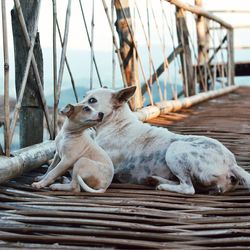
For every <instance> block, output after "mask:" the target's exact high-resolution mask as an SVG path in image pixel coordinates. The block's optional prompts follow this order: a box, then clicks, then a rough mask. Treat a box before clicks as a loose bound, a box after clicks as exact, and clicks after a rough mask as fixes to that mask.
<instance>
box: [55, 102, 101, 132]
mask: <svg viewBox="0 0 250 250" xmlns="http://www.w3.org/2000/svg"><path fill="white" fill-rule="evenodd" d="M60 113H61V114H62V115H65V116H67V117H68V119H69V120H71V121H72V122H74V123H75V124H77V125H79V126H81V127H86V128H87V127H93V126H95V125H96V124H98V123H99V122H101V121H102V118H103V113H102V112H97V111H96V110H95V109H94V108H93V107H91V106H90V105H85V104H83V103H77V104H74V105H73V104H68V105H66V106H65V107H64V108H62V109H61V110H60Z"/></svg>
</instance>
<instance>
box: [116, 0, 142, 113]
mask: <svg viewBox="0 0 250 250" xmlns="http://www.w3.org/2000/svg"><path fill="white" fill-rule="evenodd" d="M114 4H115V9H116V16H117V20H116V23H115V25H116V30H117V33H118V35H119V39H120V52H121V57H122V60H123V68H124V71H125V76H126V82H127V85H128V86H131V85H135V86H137V88H136V93H135V96H134V99H133V100H132V102H131V103H130V105H131V108H132V109H133V110H135V109H138V108H141V107H142V106H143V103H142V94H141V86H140V81H139V74H138V63H137V58H136V57H137V56H136V55H134V53H135V49H134V45H133V38H132V35H133V34H131V32H130V31H131V30H132V20H131V14H130V9H129V1H128V0H115V1H114ZM122 8H123V10H124V11H122ZM124 13H125V15H126V16H125V17H124ZM125 19H126V20H125ZM128 25H129V26H130V27H128Z"/></svg>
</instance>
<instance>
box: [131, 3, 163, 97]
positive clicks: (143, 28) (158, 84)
mask: <svg viewBox="0 0 250 250" xmlns="http://www.w3.org/2000/svg"><path fill="white" fill-rule="evenodd" d="M135 7H136V10H137V13H138V16H139V19H140V22H141V26H142V30H143V33H144V37H145V41H146V44H147V49H148V55H149V62H150V64H151V66H152V69H153V71H154V75H155V81H156V83H157V87H158V92H159V97H160V100H161V101H162V100H163V95H162V91H161V86H160V82H159V79H158V75H157V74H156V69H155V66H154V62H153V57H152V54H151V43H150V41H149V39H148V38H147V34H146V30H145V27H144V24H143V22H142V18H141V14H140V11H139V8H138V6H137V4H136V1H135ZM149 35H150V34H149ZM149 38H150V36H149ZM150 73H151V67H150ZM150 83H151V82H150Z"/></svg>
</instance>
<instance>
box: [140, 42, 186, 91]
mask: <svg viewBox="0 0 250 250" xmlns="http://www.w3.org/2000/svg"><path fill="white" fill-rule="evenodd" d="M181 52H183V47H182V45H181V44H179V45H178V46H177V47H176V48H175V49H174V51H173V52H171V54H170V55H169V56H168V57H167V58H166V60H167V62H166V63H168V64H170V63H171V62H172V61H173V60H174V59H175V58H176V57H177V56H178V55H179V54H180V53H181ZM166 63H165V64H166ZM164 71H165V69H164V62H163V63H162V64H161V65H160V66H159V67H158V68H157V69H156V73H154V74H153V75H152V76H151V77H150V78H149V79H148V80H147V82H148V84H149V83H150V81H151V79H152V83H153V82H154V81H155V79H156V76H155V74H157V75H158V77H159V76H160V75H161V74H162V73H163V72H164ZM145 92H146V84H145V83H144V84H142V94H145Z"/></svg>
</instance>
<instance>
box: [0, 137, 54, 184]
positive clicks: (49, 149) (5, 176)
mask: <svg viewBox="0 0 250 250" xmlns="http://www.w3.org/2000/svg"><path fill="white" fill-rule="evenodd" d="M54 153H55V143H54V141H47V142H43V143H39V144H36V145H32V146H30V147H26V148H23V149H20V150H18V151H15V152H12V154H13V155H14V157H5V156H0V183H3V182H6V181H8V180H10V179H12V178H15V177H17V176H20V175H22V174H23V173H24V172H28V171H31V170H33V169H35V168H38V167H40V166H41V165H43V164H45V163H47V162H48V161H49V160H50V159H52V158H53V156H54Z"/></svg>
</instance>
